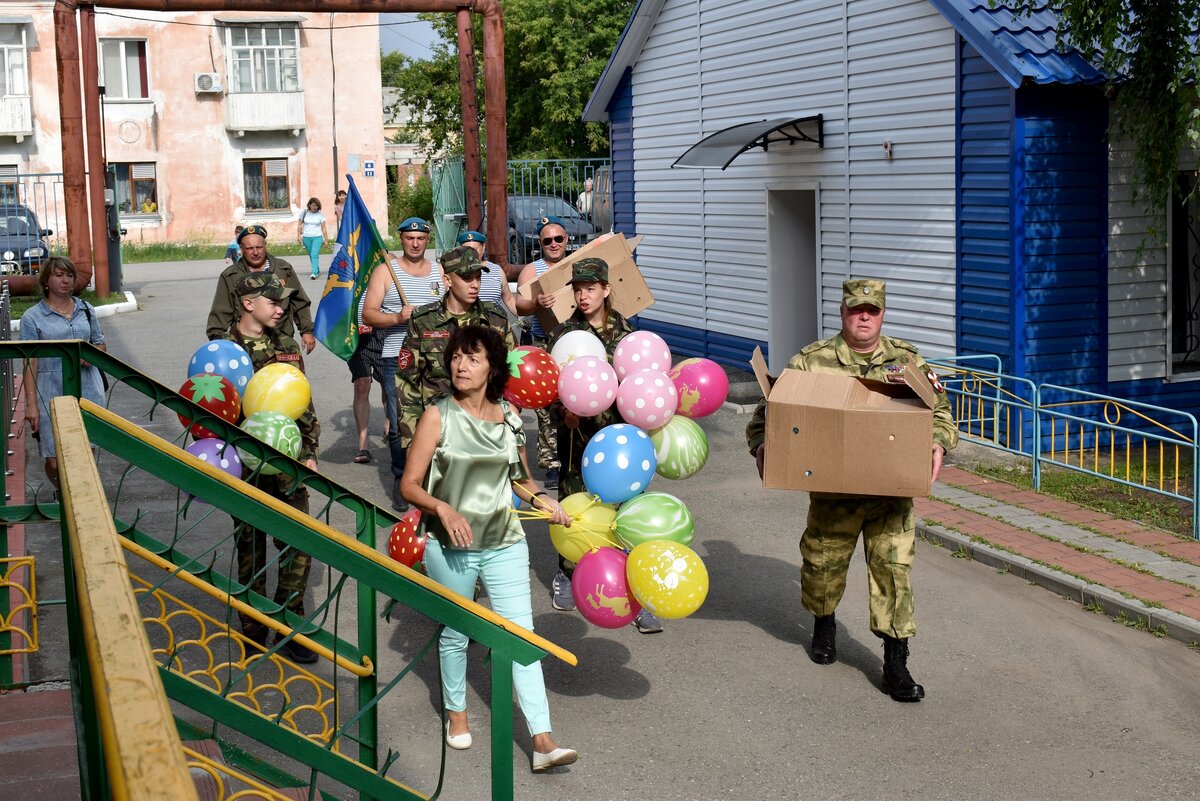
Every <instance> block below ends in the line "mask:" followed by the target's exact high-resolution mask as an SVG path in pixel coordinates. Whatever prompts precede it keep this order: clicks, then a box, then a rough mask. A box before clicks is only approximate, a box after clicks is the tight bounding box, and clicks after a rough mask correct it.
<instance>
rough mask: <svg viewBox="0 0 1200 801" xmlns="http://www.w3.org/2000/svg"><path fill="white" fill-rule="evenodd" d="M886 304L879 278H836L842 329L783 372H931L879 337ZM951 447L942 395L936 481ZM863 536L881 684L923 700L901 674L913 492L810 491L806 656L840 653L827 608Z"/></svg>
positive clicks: (909, 609)
mask: <svg viewBox="0 0 1200 801" xmlns="http://www.w3.org/2000/svg"><path fill="white" fill-rule="evenodd" d="M886 305H887V286H886V285H885V284H884V282H883V281H879V280H875V279H869V278H868V279H856V280H850V281H846V282H845V283H843V284H842V306H841V315H842V332H841V334H839V335H837V336H834V337H832V338H830V339H824V340H821V341H819V342H814V343H813V344H811V345H809V346H808V347H807V348H805V349H804V350H802V351H800V352H799V353H798V354H796V355H795V356H793V357H792V359H791V361H789V362H788V365H787V369H789V370H806V371H809V372H816V373H830V374H836V375H847V376H854V377H860V378H865V379H869V380H875V381H882V382H886V383H896V382H897V379H900V378H901V376H902V375H903V373H904V371H905V366H906V365H907V364H908V362H909V360H910V359H915V360H916V362H917V365H918V368H919V370H920V371H921V372H922V373H926V372H928V371H929V368H928V365H926V364H925V362H924V361H923V360H921V358H920V354H919V353H918V352H917V349H916V348H915V347H914V346H913V345H911V344H909V343H907V342H904V341H903V340H899V339H893V338H892V337H888V336H883V335H882V334H881V328H882V326H883V313H884V309H885V307H886ZM939 387H940V385H938V386H937V387H935V388H939ZM766 405H767V404H766V399H765V398H764V399H763V400H762V401H760V402H759V404H758V408H757V409H755V411H754V416H753V418H752V419H751V420H750V424H749V425H747V426H746V440H747V443H748V444H749V446H750V452H751V453H752V454H753V455H754V457H755V459H756V460H757V463H758V474H759V476H760V477H761V476H762V473H763V458H764V453H765V448H766V444H765V443H764V438H765V432H766ZM957 444H958V430H957V429H956V428H955V425H954V417H953V415H952V414H951V412H950V404H949V402H948V401H947V400H946V396H945V394H942V393H940V392H939V395H938V397H937V401H936V403H935V404H934V407H933V442H932V443H931V458H930V464H931V469H932V478H933V480H936V479H937V475H938V471H939V470H941V467H942V459H943V457H944V456H945V454H946V451H947V450H948V449H950V448H953V447H954V446H955V445H957ZM861 457H862V459H863V462H864V463H869V462H870V460H871V454H870V453H864V454H861ZM860 532H861V533H862V535H863V547H864V550H865V551H866V558H867V573H868V576H869V587H870V611H871V631H872V632H874V633H875V635H876V636H878V637H881V638H882V639H883V690H884V692H886V693H888V695H890V696H891V697H892V698H893V699H894V700H896V701H920V700H921V699H922V698H924V697H925V688H923V687H922V686H921V685H920V684H917V683H916V682H915V681H914V680H913V678H912V675H911V674H910V673H909V671H908V640H909V638H911V637H912V636H913V635H914V634H916V625H915V623H914V622H913V596H912V586H911V584H910V581H909V574H910V571H911V568H912V562H913V555H914V553H915V543H916V523H915V520H914V518H913V504H912V498H903V497H884V496H874V495H850V494H833V493H818V492H813V493H810V495H809V506H808V526H807V528H805V530H804V534H803V535H802V536H801V538H800V554H801V556H802V558H803V565H802V567H801V570H800V579H801V594H802V598H803V602H804V608H805V609H807V610H808V611H810V612H812V614H813V616H814V617H815V618H816V620H815V621H814V625H813V638H812V651H811V658H812V661H813V662H816V663H817V664H818V665H828V664H831V663H833V662H834V661H835V660H836V659H837V644H836V632H837V627H836V624H835V622H834V610H836V609H837V605H838V602H839V601H841V599H842V595H843V594H844V593H845V591H846V573H847V571H848V570H849V569H850V557H851V555H852V554H853V553H854V547H855V545H856V544H857V542H858V535H859V533H860Z"/></svg>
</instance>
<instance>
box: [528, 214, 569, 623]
mask: <svg viewBox="0 0 1200 801" xmlns="http://www.w3.org/2000/svg"><path fill="white" fill-rule="evenodd" d="M538 238H539V239H540V240H541V243H542V257H541V258H540V259H538V260H537V261H534V262H530V263H529V264H526V265H525V266H524V267H523V268H522V269H521V274H520V276H518V278H517V285H518V286H520V285H521V284H528V283H529V282H530V281H533V280H534V279H535V278H537V277H538V276H540V275H542V273H544V272H546V271H547V270H549V269H550V268H551V267H553V266H554V265H556V264H558V263H559V262H560V261H562V260H563V257H564V256H566V255H567V229H566V228H565V227H564V226H563V222H562V220H560V219H559V218H557V217H551V216H546V217H542V219H541V228H540V229H538ZM538 306H541V307H543V308H546V309H550V308H553V307H554V296H553V295H538V296H537V297H534V298H529V299H528V300H527V299H525V298H523V297H521V296H520V294H518V295H517V314H520V315H523V316H524V315H530V314H533V313H534V312H535V311H536V310H537V307H538ZM529 333H530V335H531V336H532V337H533V344H534V346H536V347H539V348H542V349H543V350H544V349H545V348H546V340H547V339H548V337H549V334H548V332H546V331H545V330H544V329H543V328H542V324H541V323H540V322H538V319H537V318H536V317H534V318H532V321H531V323H530V325H529ZM537 421H538V442H537V464H538V467H540V468H541V469H543V470H545V471H546V480H545V482H544V483H545V485H546V489H557V488H558V469H559V466H560V465H559V463H558V428H557V427H556V426H555V425H554V423H553V422H551V420H550V412H549V411H547V410H546V409H538V410H537ZM564 602H565V601H564Z"/></svg>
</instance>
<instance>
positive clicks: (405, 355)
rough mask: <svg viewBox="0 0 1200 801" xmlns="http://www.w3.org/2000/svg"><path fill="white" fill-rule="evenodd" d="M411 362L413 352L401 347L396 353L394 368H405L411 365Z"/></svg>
mask: <svg viewBox="0 0 1200 801" xmlns="http://www.w3.org/2000/svg"><path fill="white" fill-rule="evenodd" d="M412 363H413V352H412V351H411V350H409V349H408V348H401V349H400V352H399V353H397V354H396V368H397V369H399V370H407V369H408V368H409V367H412Z"/></svg>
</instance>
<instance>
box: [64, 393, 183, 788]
mask: <svg viewBox="0 0 1200 801" xmlns="http://www.w3.org/2000/svg"><path fill="white" fill-rule="evenodd" d="M50 407H51V418H52V420H53V424H54V438H55V441H56V442H57V443H58V461H59V481H60V488H61V497H62V506H63V524H64V526H65V527H66V529H67V532H68V535H69V538H70V546H71V555H72V562H73V569H74V576H73V578H74V582H73V584H74V589H73V595H74V600H75V604H74V606H75V609H74V612H75V614H76V615H77V619H78V625H79V627H80V633H81V634H82V636H83V640H84V642H85V645H86V664H85V665H80V670H79V674H80V677H81V678H80V681H81V683H82V682H84V681H87V682H88V683H89V685H90V686H88V687H86V688H79V689H80V690H81V691H83V692H86V693H88V694H89V696H90V697H91V698H92V699H93V700H94V705H95V706H94V712H95V715H94V720H84V721H83V723H84V725H85V727H86V726H88V725H90V724H93V723H94V724H95V726H96V729H95V731H94V732H93V734H94V735H95V736H93V737H84V738H81V740H82V741H83V742H85V743H87V742H89V741H90V742H91V743H96V742H97V741H98V743H99V744H100V747H101V748H102V750H103V774H104V776H105V777H106V779H107V781H106V784H107V787H104V789H102V790H101V792H102V793H103V795H105V796H109V795H111V797H112V798H116V799H121V800H122V801H124V799H130V801H140V799H146V800H147V801H149V800H150V799H162V798H171V799H183V800H184V801H186V799H197V801H198V799H199V796H198V795H197V793H196V786H195V784H194V783H193V782H192V780H191V776H190V775H189V773H188V766H187V762H186V760H185V759H184V754H183V745H182V743H181V742H180V740H179V735H178V733H177V732H176V729H175V722H174V718H173V717H172V714H171V709H170V706H169V705H168V703H167V696H166V692H165V691H164V690H163V686H162V681H161V680H160V679H159V673H158V666H157V665H156V664H155V662H154V659H153V658H152V657H151V655H150V642H149V639H148V638H147V636H146V631H145V629H144V628H143V627H142V616H141V614H140V612H139V611H138V607H137V602H136V601H135V599H134V597H133V592H132V591H131V590H130V586H129V575H128V572H127V567H126V564H125V557H124V554H123V552H122V550H121V546H120V543H119V538H118V535H117V531H116V528H115V527H114V526H113V521H112V516H111V514H110V512H109V508H108V502H107V501H106V500H105V497H104V490H103V485H102V484H101V482H100V473H99V471H98V470H97V469H96V462H95V460H94V459H93V458H92V452H91V445H90V443H89V442H88V437H87V432H86V431H85V430H84V427H83V417H82V416H81V415H80V412H79V404H78V401H76V400H75V399H74V398H71V397H60V398H54V399H53V400H52V401H51V402H50ZM85 717H87V716H86V715H85ZM85 748H86V746H85ZM102 787H103V785H102ZM98 789H99V788H98Z"/></svg>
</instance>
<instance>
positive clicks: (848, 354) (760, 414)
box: [746, 334, 958, 453]
mask: <svg viewBox="0 0 1200 801" xmlns="http://www.w3.org/2000/svg"><path fill="white" fill-rule="evenodd" d="M910 356H912V357H915V358H916V360H917V367H918V368H919V369H920V371H921V372H922V373H927V372H928V371H929V365H927V364H926V363H925V360H924V359H922V358H921V354H920V353H918V352H917V348H916V346H914V345H911V344H909V343H908V342H905V341H904V340H902V339H895V338H893V337H889V336H881V337H880V338H879V346H878V347H877V348H876V349H875V353H874V354H872V355H871V361H870V364H863V363H862V362H860V361H858V360H857V359H856V358H855V355H854V351H852V350H850V346H849V345H847V344H846V343H845V341H843V340H842V335H841V334H838V335H837V336H834V337H831V338H829V339H822V340H820V341H819V342H814V343H813V344H811V345H809V346H808V347H807V348H805V349H804V350H802V351H800V352H799V353H797V354H796V355H795V356H793V357H792V358H791V361H789V362H788V364H787V369H789V370H808V371H811V372H814V373H833V374H835V375H851V376H856V377H861V378H868V379H871V380H873V381H887V380H888V375H889V374H891V373H893V372H894V368H895V367H896V366H897V365H901V366H902V365H904V364H907V363H908V359H909V357H910ZM889 367H891V368H893V369H892V370H889V369H888V368H889ZM766 421H767V399H766V398H763V399H762V400H760V401H759V402H758V407H757V408H755V410H754V416H753V417H751V418H750V423H749V424H748V425H747V426H746V444H747V445H749V446H750V453H754V452H755V451H756V450H758V446H759V445H761V444H762V443H763V438H764V436H765V429H766ZM933 441H934V442H936V443H938V444H939V445H941V446H942V447H943V448H945V449H946V450H950V449H951V448H953V447H954V446H955V445H957V444H958V428H957V427H955V425H954V415H953V414H952V413H951V412H950V401H948V400H947V399H946V395H945V393H940V394H939V395H938V399H937V404H936V405H935V406H934V407H933Z"/></svg>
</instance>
